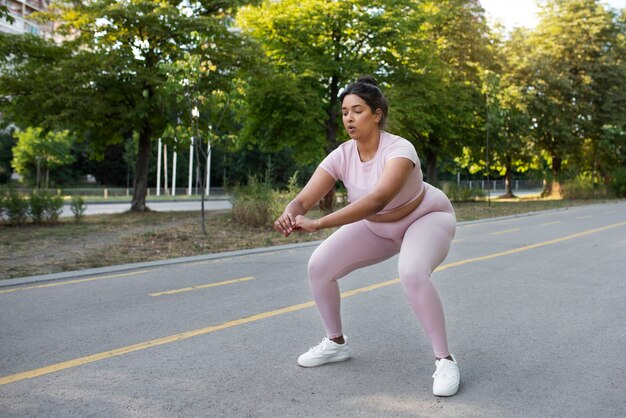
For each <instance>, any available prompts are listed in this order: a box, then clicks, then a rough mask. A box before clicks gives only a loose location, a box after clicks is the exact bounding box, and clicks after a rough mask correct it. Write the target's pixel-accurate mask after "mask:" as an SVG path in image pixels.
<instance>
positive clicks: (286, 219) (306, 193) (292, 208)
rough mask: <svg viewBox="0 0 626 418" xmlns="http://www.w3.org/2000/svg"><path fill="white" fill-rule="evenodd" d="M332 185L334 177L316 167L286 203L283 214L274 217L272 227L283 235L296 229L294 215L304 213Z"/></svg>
mask: <svg viewBox="0 0 626 418" xmlns="http://www.w3.org/2000/svg"><path fill="white" fill-rule="evenodd" d="M334 185H335V179H334V178H333V177H332V176H331V175H330V174H328V173H327V172H326V171H325V170H323V169H321V168H319V167H318V168H317V170H315V172H314V173H313V175H312V176H311V178H310V179H309V181H308V183H307V184H306V186H304V188H303V189H302V190H301V191H300V193H298V196H296V198H295V199H293V200H292V201H291V202H289V204H287V206H286V207H285V210H284V211H283V214H282V215H280V216H279V217H278V219H276V222H274V229H276V231H278V232H280V233H282V234H283V235H285V236H288V235H289V234H291V232H293V230H294V229H296V224H295V219H296V216H298V215H304V214H306V213H307V212H308V211H309V210H310V209H311V208H312V207H313V206H314V205H315V204H316V203H317V202H319V200H320V199H321V198H323V197H324V196H325V195H326V193H328V192H329V191H330V189H331V188H332V187H333V186H334Z"/></svg>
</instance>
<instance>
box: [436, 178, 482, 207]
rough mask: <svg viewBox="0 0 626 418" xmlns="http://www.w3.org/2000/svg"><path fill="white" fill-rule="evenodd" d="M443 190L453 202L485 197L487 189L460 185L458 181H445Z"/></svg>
mask: <svg viewBox="0 0 626 418" xmlns="http://www.w3.org/2000/svg"><path fill="white" fill-rule="evenodd" d="M441 190H442V191H443V192H444V193H445V194H446V196H448V199H450V200H451V201H452V202H468V201H471V200H476V199H477V198H480V197H485V191H484V190H482V189H466V188H464V187H459V186H458V185H457V184H456V183H449V182H448V183H443V186H442V188H441Z"/></svg>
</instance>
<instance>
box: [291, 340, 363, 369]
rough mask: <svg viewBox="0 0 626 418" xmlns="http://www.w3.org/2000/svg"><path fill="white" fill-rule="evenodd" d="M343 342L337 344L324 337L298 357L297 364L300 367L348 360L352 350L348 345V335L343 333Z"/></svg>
mask: <svg viewBox="0 0 626 418" xmlns="http://www.w3.org/2000/svg"><path fill="white" fill-rule="evenodd" d="M343 338H344V339H345V341H344V343H343V344H337V343H336V342H334V341H331V340H329V339H328V338H326V337H324V339H323V340H322V342H321V343H319V344H318V345H317V346H315V347H311V349H310V350H309V351H307V352H306V353H304V354H302V355H301V356H300V357H298V364H299V365H300V366H302V367H315V366H321V365H322V364H326V363H333V362H337V361H344V360H348V359H349V358H350V357H351V355H352V352H351V350H350V347H348V337H346V336H345V335H344V337H343Z"/></svg>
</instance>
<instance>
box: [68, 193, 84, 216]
mask: <svg viewBox="0 0 626 418" xmlns="http://www.w3.org/2000/svg"><path fill="white" fill-rule="evenodd" d="M70 209H71V210H72V213H73V214H74V220H76V221H79V220H80V219H81V218H82V217H83V215H84V214H85V209H87V207H86V206H85V200H84V199H83V198H82V197H81V196H73V197H72V202H71V203H70Z"/></svg>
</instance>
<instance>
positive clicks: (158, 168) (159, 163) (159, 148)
mask: <svg viewBox="0 0 626 418" xmlns="http://www.w3.org/2000/svg"><path fill="white" fill-rule="evenodd" d="M156 186H157V187H156V195H157V196H160V195H161V138H159V146H158V151H157V185H156Z"/></svg>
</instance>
